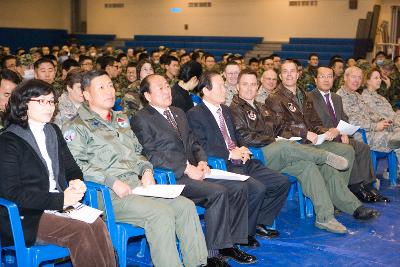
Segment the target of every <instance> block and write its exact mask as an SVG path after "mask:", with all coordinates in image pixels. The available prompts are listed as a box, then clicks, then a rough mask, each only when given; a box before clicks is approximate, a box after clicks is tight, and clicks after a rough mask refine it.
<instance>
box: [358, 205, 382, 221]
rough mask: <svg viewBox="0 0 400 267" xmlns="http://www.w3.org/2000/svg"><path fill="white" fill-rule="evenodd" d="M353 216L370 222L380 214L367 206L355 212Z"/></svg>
mask: <svg viewBox="0 0 400 267" xmlns="http://www.w3.org/2000/svg"><path fill="white" fill-rule="evenodd" d="M353 216H354V218H356V219H359V220H369V219H371V218H374V217H378V216H379V212H378V211H377V210H374V209H370V208H367V207H365V206H360V207H358V208H357V209H356V210H355V211H354V213H353Z"/></svg>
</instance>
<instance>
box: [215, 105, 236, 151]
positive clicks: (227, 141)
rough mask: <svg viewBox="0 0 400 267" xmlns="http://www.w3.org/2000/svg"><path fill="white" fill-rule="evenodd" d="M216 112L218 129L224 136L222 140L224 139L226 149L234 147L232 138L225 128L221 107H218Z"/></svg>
mask: <svg viewBox="0 0 400 267" xmlns="http://www.w3.org/2000/svg"><path fill="white" fill-rule="evenodd" d="M217 114H218V117H219V129H220V131H221V133H222V136H223V137H224V141H225V144H226V146H227V148H228V150H232V149H235V148H236V145H235V143H234V142H233V141H232V139H231V138H230V137H229V134H228V129H227V128H226V124H225V119H224V115H223V114H222V110H221V108H219V109H218V110H217Z"/></svg>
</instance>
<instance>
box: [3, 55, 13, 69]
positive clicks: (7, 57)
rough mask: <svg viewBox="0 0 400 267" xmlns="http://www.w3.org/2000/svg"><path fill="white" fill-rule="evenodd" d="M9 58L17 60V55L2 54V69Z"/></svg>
mask: <svg viewBox="0 0 400 267" xmlns="http://www.w3.org/2000/svg"><path fill="white" fill-rule="evenodd" d="M10 59H15V60H17V57H16V56H13V55H6V56H4V57H3V59H2V62H1V66H2V68H3V69H5V68H6V61H7V60H10Z"/></svg>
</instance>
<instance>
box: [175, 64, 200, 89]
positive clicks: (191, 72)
mask: <svg viewBox="0 0 400 267" xmlns="http://www.w3.org/2000/svg"><path fill="white" fill-rule="evenodd" d="M202 72H203V68H202V67H201V64H200V63H199V62H197V61H194V60H191V61H188V62H186V63H185V64H183V65H182V67H181V73H180V74H179V79H180V80H182V81H183V82H185V83H186V82H188V81H189V80H190V79H191V78H192V77H194V76H196V77H197V79H199V78H200V76H201V74H202Z"/></svg>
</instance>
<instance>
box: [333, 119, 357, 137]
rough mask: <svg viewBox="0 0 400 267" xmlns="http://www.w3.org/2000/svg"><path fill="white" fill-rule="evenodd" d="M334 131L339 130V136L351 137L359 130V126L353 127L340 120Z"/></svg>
mask: <svg viewBox="0 0 400 267" xmlns="http://www.w3.org/2000/svg"><path fill="white" fill-rule="evenodd" d="M336 129H338V130H339V132H340V134H346V135H353V134H354V133H355V132H357V130H358V129H360V126H354V125H351V124H349V123H347V122H345V121H343V120H340V121H339V124H338V126H337V127H336Z"/></svg>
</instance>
